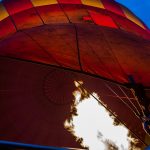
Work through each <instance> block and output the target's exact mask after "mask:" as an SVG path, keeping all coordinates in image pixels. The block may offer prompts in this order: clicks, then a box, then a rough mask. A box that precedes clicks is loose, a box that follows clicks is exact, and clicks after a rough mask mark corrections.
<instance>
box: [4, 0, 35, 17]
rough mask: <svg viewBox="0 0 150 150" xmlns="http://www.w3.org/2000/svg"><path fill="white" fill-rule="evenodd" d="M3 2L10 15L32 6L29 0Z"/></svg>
mask: <svg viewBox="0 0 150 150" xmlns="http://www.w3.org/2000/svg"><path fill="white" fill-rule="evenodd" d="M3 3H4V5H5V7H6V9H7V11H8V13H9V14H10V15H13V14H16V13H18V12H21V11H24V10H27V9H30V8H32V7H33V5H32V3H31V1H30V0H13V1H12V0H5V1H4V2H3Z"/></svg>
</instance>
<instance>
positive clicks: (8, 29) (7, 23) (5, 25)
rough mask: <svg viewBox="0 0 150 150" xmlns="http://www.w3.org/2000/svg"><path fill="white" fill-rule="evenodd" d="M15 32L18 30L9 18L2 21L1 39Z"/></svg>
mask: <svg viewBox="0 0 150 150" xmlns="http://www.w3.org/2000/svg"><path fill="white" fill-rule="evenodd" d="M14 32H16V29H15V26H14V25H13V23H12V21H11V19H10V18H9V17H8V18H6V19H4V20H2V21H0V39H2V38H3V37H4V36H6V35H9V34H12V33H14Z"/></svg>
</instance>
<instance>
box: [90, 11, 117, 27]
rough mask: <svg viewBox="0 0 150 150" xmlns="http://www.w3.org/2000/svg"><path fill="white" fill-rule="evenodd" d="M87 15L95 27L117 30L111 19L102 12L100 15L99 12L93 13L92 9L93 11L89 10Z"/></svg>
mask: <svg viewBox="0 0 150 150" xmlns="http://www.w3.org/2000/svg"><path fill="white" fill-rule="evenodd" d="M89 13H90V15H91V17H92V19H93V20H94V22H95V23H96V24H97V25H101V26H106V27H111V28H118V27H117V25H116V24H115V22H114V21H113V19H112V18H111V17H110V16H109V15H107V14H106V13H104V12H102V13H101V12H100V11H99V12H98V11H95V10H94V9H93V10H92V9H89Z"/></svg>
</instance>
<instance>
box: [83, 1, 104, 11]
mask: <svg viewBox="0 0 150 150" xmlns="http://www.w3.org/2000/svg"><path fill="white" fill-rule="evenodd" d="M81 1H82V4H84V5H88V6H93V7H98V8H102V9H104V8H105V7H104V5H103V4H102V2H101V1H100V0H81Z"/></svg>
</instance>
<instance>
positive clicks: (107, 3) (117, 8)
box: [101, 0, 125, 17]
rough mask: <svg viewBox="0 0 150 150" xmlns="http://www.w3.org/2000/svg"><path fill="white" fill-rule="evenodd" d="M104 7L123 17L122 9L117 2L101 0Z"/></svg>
mask: <svg viewBox="0 0 150 150" xmlns="http://www.w3.org/2000/svg"><path fill="white" fill-rule="evenodd" d="M101 1H102V3H103V5H104V7H105V9H107V10H108V11H111V12H113V13H115V14H118V15H120V16H123V17H125V15H124V12H123V11H122V8H121V7H120V5H119V4H117V3H116V2H114V1H112V0H101Z"/></svg>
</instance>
